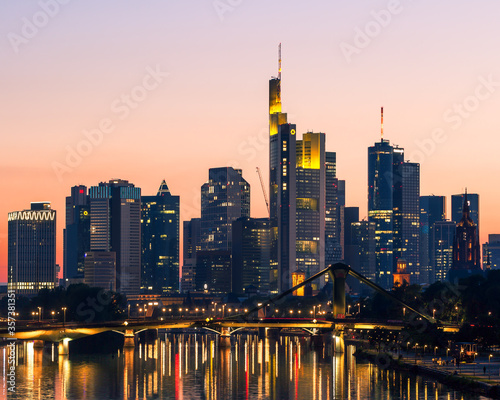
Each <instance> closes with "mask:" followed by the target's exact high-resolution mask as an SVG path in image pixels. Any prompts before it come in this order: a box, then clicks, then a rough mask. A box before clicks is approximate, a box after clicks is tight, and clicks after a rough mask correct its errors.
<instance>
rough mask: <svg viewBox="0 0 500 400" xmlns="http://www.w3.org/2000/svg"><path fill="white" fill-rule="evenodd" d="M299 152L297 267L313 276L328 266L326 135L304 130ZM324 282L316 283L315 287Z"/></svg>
mask: <svg viewBox="0 0 500 400" xmlns="http://www.w3.org/2000/svg"><path fill="white" fill-rule="evenodd" d="M296 155H297V158H296V172H295V178H296V186H295V190H296V201H295V204H296V225H295V229H296V231H295V235H296V236H295V237H296V243H295V251H296V253H295V256H296V262H295V266H296V268H295V269H299V270H302V271H304V272H305V273H306V278H309V277H311V276H312V275H314V274H317V273H318V272H319V271H321V270H323V269H324V268H325V207H326V202H325V199H326V197H325V190H326V180H325V178H326V176H325V162H326V160H325V134H324V133H319V132H318V133H315V132H308V133H304V134H303V136H302V139H301V140H297V141H296ZM295 269H294V270H295ZM292 272H293V271H292ZM323 280H324V279H323ZM320 282H321V279H318V280H317V281H315V282H312V283H311V286H312V287H313V289H316V290H318V289H319V288H320V285H321V284H320Z"/></svg>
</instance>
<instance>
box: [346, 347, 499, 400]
mask: <svg viewBox="0 0 500 400" xmlns="http://www.w3.org/2000/svg"><path fill="white" fill-rule="evenodd" d="M354 356H355V357H356V359H357V360H363V359H364V360H368V361H370V362H371V363H373V364H376V365H378V366H380V367H381V368H391V369H394V370H397V371H406V372H411V373H413V374H417V375H425V376H429V377H431V378H433V379H436V380H437V381H438V382H440V383H443V384H445V385H447V386H450V387H451V388H453V389H456V390H460V391H467V392H472V393H477V394H480V395H483V396H487V397H490V398H492V399H500V385H498V384H495V383H489V381H488V380H486V379H484V378H480V377H475V376H470V375H464V374H459V373H456V374H455V373H451V372H448V371H443V370H439V369H437V368H433V367H430V366H428V365H420V364H412V363H410V362H409V361H407V360H404V359H394V358H393V356H392V354H390V353H378V352H376V351H374V350H366V349H359V350H357V351H356V352H355V353H354Z"/></svg>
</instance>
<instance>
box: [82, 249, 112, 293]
mask: <svg viewBox="0 0 500 400" xmlns="http://www.w3.org/2000/svg"><path fill="white" fill-rule="evenodd" d="M85 284H87V285H89V286H91V287H99V288H103V289H106V290H112V291H116V253H115V252H114V251H89V252H87V253H86V254H85Z"/></svg>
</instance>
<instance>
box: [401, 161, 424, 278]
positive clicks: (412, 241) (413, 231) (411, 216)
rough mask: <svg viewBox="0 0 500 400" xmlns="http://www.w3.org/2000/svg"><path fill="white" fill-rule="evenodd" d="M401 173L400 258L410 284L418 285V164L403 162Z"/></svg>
mask: <svg viewBox="0 0 500 400" xmlns="http://www.w3.org/2000/svg"><path fill="white" fill-rule="evenodd" d="M401 172H402V182H403V185H402V191H401V196H402V202H401V204H402V219H401V221H402V224H401V233H400V235H401V236H400V237H401V241H400V243H401V245H402V247H401V253H400V254H401V256H400V257H401V258H404V259H405V261H406V272H407V273H408V274H410V282H409V283H411V284H413V283H416V284H418V283H420V259H419V256H420V254H419V252H420V229H419V220H420V208H419V198H420V164H418V163H412V162H404V163H403V164H401Z"/></svg>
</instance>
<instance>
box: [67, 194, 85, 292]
mask: <svg viewBox="0 0 500 400" xmlns="http://www.w3.org/2000/svg"><path fill="white" fill-rule="evenodd" d="M63 242H64V248H63V254H64V264H63V266H64V269H63V271H64V272H63V276H64V280H65V281H68V282H71V281H74V280H80V281H81V280H83V277H84V264H85V253H87V252H88V251H90V202H89V196H88V194H87V187H86V186H83V185H78V186H73V187H72V188H71V195H70V196H68V197H66V228H65V229H64V231H63Z"/></svg>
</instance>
